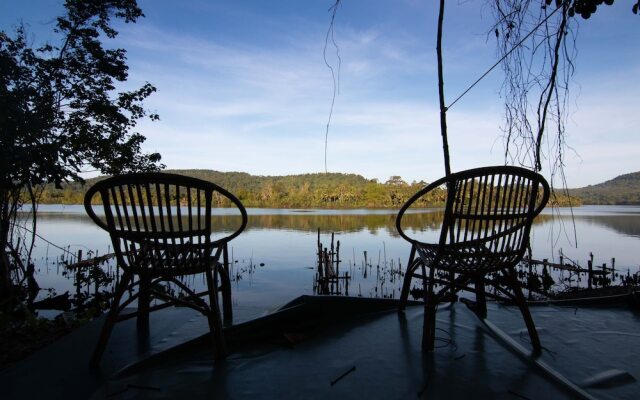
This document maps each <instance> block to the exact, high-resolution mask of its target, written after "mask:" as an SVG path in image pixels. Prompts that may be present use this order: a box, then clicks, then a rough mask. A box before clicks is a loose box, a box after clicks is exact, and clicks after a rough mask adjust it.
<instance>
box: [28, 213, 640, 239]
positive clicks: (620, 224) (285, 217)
mask: <svg viewBox="0 0 640 400" xmlns="http://www.w3.org/2000/svg"><path fill="white" fill-rule="evenodd" d="M40 218H41V219H42V221H47V222H49V223H55V222H56V221H59V222H63V221H65V222H71V221H76V222H78V223H87V224H93V223H92V222H91V220H89V218H88V217H86V216H85V215H84V214H82V213H42V214H41V215H40ZM553 218H557V217H554V216H552V215H549V214H542V215H538V217H537V218H536V219H535V221H534V225H537V224H545V223H549V222H551V221H552V220H553ZM575 218H576V219H577V220H584V221H585V222H587V223H592V224H596V225H601V226H605V227H608V228H610V229H613V230H615V231H616V232H618V233H620V234H623V235H629V236H635V237H640V225H639V224H638V222H637V221H638V218H637V217H636V216H632V217H631V218H630V217H629V216H628V215H613V216H611V215H608V216H604V215H595V216H576V217H575ZM442 219H443V212H442V211H441V210H436V211H428V212H418V213H411V214H405V216H404V220H403V226H404V227H405V228H407V229H415V230H438V229H440V226H441V224H442ZM395 220H396V214H359V215H354V214H348V215H347V214H331V215H327V214H274V215H250V216H249V222H248V224H247V230H251V229H257V230H259V229H283V230H294V231H302V232H315V231H317V230H318V228H320V230H321V231H323V232H358V231H361V230H365V229H366V230H368V231H371V232H375V231H377V230H379V229H381V228H384V229H386V230H387V231H388V232H389V234H391V235H397V232H396V228H395ZM239 223H240V217H239V216H235V215H223V216H217V217H215V218H214V220H213V229H214V230H215V231H229V230H231V229H233V228H234V227H237V226H238V224H239Z"/></svg>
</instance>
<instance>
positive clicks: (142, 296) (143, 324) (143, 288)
mask: <svg viewBox="0 0 640 400" xmlns="http://www.w3.org/2000/svg"><path fill="white" fill-rule="evenodd" d="M150 285H151V280H150V279H149V277H148V276H144V275H140V287H139V292H138V293H139V294H138V317H137V320H136V326H137V328H138V336H139V337H142V336H147V335H148V334H149V307H150V305H151V287H150Z"/></svg>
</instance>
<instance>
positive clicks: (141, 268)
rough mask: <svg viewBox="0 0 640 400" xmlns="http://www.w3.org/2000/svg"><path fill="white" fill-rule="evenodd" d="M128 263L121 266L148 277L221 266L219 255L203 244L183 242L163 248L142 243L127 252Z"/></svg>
mask: <svg viewBox="0 0 640 400" xmlns="http://www.w3.org/2000/svg"><path fill="white" fill-rule="evenodd" d="M127 258H128V261H129V262H128V263H127V264H126V266H125V265H123V266H122V268H124V269H129V270H130V271H131V272H133V273H134V274H145V275H147V276H150V277H178V276H182V275H191V274H198V273H202V272H205V271H207V270H210V269H212V267H214V266H221V264H220V262H219V259H218V258H219V257H217V256H215V255H212V254H211V251H209V250H208V249H207V248H206V247H205V246H201V245H192V244H188V243H187V244H183V245H175V246H171V247H168V248H165V249H163V248H162V247H159V246H154V245H146V246H145V245H143V246H142V247H141V248H140V249H138V250H133V251H130V252H129V253H128V254H127Z"/></svg>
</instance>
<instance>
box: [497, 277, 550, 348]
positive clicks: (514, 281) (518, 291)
mask: <svg viewBox="0 0 640 400" xmlns="http://www.w3.org/2000/svg"><path fill="white" fill-rule="evenodd" d="M506 274H507V278H508V279H509V283H510V286H511V289H512V290H513V293H514V294H515V302H516V304H517V305H518V308H520V312H521V313H522V318H524V322H525V324H526V325H527V331H528V332H529V337H530V338H531V345H532V346H533V351H534V353H536V354H539V353H540V352H541V351H542V345H541V344H540V337H539V336H538V331H536V326H535V323H534V322H533V318H531V313H530V312H529V306H527V301H526V299H525V298H524V294H523V293H522V288H521V287H520V282H518V277H517V276H516V272H515V270H514V269H513V268H509V269H508V270H507V273H506Z"/></svg>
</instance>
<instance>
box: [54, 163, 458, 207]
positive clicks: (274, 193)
mask: <svg viewBox="0 0 640 400" xmlns="http://www.w3.org/2000/svg"><path fill="white" fill-rule="evenodd" d="M167 172H173V173H178V174H182V175H187V176H192V177H196V178H200V179H204V180H207V181H211V182H215V183H216V184H218V185H220V186H222V187H224V188H225V189H227V190H229V191H230V192H231V193H233V194H235V195H236V196H237V197H238V198H239V199H240V201H242V203H243V204H244V205H245V206H246V207H273V208H400V206H402V204H404V203H405V202H406V201H407V199H409V197H410V196H412V195H413V194H414V193H415V192H417V191H418V190H420V189H421V188H422V187H424V186H425V183H424V182H413V183H411V184H408V183H405V182H404V181H403V180H402V179H401V178H400V177H397V176H396V177H392V178H391V179H390V180H389V181H387V182H385V183H378V182H377V181H376V180H369V179H366V178H364V177H362V176H360V175H355V174H340V173H327V174H325V173H317V174H302V175H287V176H255V175H249V174H247V173H243V172H218V171H211V170H167ZM97 179H102V178H94V179H89V180H88V181H87V183H86V185H85V186H82V185H80V184H78V183H69V184H65V185H63V186H62V187H61V188H55V186H54V185H48V186H47V187H46V188H45V190H44V191H43V193H42V202H43V203H52V204H81V203H82V199H83V197H84V192H85V191H86V189H87V188H88V186H89V185H90V184H92V183H94V182H95V181H96V180H97ZM444 193H445V192H444V190H435V191H433V192H432V193H430V196H429V197H427V198H425V199H423V200H422V201H421V202H420V203H419V204H418V206H419V207H434V206H442V205H443V204H444V199H445V195H444ZM216 206H219V207H224V206H226V204H225V203H224V202H218V203H216Z"/></svg>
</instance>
